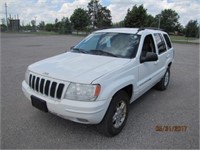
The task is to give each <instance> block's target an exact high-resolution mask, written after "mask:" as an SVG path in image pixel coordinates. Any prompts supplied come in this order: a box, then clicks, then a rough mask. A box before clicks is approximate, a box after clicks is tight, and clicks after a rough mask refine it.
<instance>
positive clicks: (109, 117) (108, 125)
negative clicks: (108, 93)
mask: <svg viewBox="0 0 200 150" xmlns="http://www.w3.org/2000/svg"><path fill="white" fill-rule="evenodd" d="M128 111H129V96H128V94H127V93H126V92H125V91H119V92H118V93H116V94H115V95H114V96H113V98H112V101H111V103H110V106H109V107H108V110H107V112H106V115H105V116H104V119H103V121H102V122H101V123H100V124H99V129H100V130H101V132H103V133H104V134H105V135H107V136H115V135H117V134H119V133H120V132H121V130H122V129H123V127H124V125H125V123H126V120H127V117H128Z"/></svg>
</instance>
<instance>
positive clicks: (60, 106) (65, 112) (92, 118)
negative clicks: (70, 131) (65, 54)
mask: <svg viewBox="0 0 200 150" xmlns="http://www.w3.org/2000/svg"><path fill="white" fill-rule="evenodd" d="M22 91H23V92H24V95H25V96H26V97H27V98H28V99H29V100H31V95H34V96H36V97H38V98H40V99H42V100H44V101H46V104H47V108H48V111H49V112H51V113H53V114H56V115H58V116H60V117H62V118H65V119H68V120H71V121H74V122H78V123H84V124H98V123H100V122H101V120H102V119H103V117H104V115H105V113H106V111H107V108H108V106H109V103H110V100H111V99H107V100H98V101H93V102H81V101H74V100H67V99H61V100H55V99H53V98H50V97H48V96H44V95H40V94H39V93H37V92H35V91H34V90H33V89H31V88H30V87H29V85H28V84H27V83H26V82H25V81H23V82H22Z"/></svg>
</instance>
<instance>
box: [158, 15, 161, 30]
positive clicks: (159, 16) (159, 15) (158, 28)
mask: <svg viewBox="0 0 200 150" xmlns="http://www.w3.org/2000/svg"><path fill="white" fill-rule="evenodd" d="M160 17H161V14H159V21H158V29H160Z"/></svg>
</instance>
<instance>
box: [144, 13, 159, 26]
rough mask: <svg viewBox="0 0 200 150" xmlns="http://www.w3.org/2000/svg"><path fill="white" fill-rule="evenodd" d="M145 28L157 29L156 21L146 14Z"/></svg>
mask: <svg viewBox="0 0 200 150" xmlns="http://www.w3.org/2000/svg"><path fill="white" fill-rule="evenodd" d="M145 26H146V27H157V24H156V19H155V18H154V17H153V16H152V15H149V14H147V16H146V21H145Z"/></svg>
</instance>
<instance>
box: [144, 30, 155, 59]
mask: <svg viewBox="0 0 200 150" xmlns="http://www.w3.org/2000/svg"><path fill="white" fill-rule="evenodd" d="M147 52H153V53H156V49H155V44H154V41H153V37H152V35H151V34H149V35H147V36H146V37H145V39H144V43H143V47H142V53H141V57H145V56H146V53H147Z"/></svg>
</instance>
